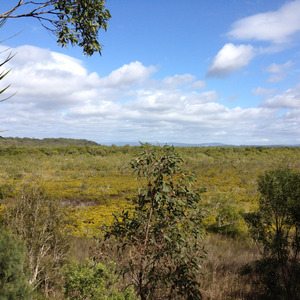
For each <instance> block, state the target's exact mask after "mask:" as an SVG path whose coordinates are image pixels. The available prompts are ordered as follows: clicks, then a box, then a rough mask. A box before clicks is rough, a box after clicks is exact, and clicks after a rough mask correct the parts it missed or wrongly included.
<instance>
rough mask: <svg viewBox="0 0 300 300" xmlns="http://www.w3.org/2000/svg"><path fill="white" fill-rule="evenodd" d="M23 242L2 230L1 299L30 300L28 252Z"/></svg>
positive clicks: (0, 235)
mask: <svg viewBox="0 0 300 300" xmlns="http://www.w3.org/2000/svg"><path fill="white" fill-rule="evenodd" d="M25 251H26V250H25V247H24V245H23V244H22V243H21V241H20V240H19V239H18V238H17V237H16V236H14V235H12V234H11V233H9V232H7V231H5V230H4V229H3V228H0V299H2V300H6V299H7V300H8V299H11V300H13V299H29V298H30V291H31V290H30V287H29V285H28V283H27V279H28V276H27V274H26V272H25V269H26V268H25V262H26V252H25Z"/></svg>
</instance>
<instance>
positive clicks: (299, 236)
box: [245, 168, 300, 300]
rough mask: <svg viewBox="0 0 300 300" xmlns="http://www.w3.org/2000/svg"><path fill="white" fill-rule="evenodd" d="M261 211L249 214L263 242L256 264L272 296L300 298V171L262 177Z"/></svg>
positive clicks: (253, 232) (252, 229) (254, 231)
mask: <svg viewBox="0 0 300 300" xmlns="http://www.w3.org/2000/svg"><path fill="white" fill-rule="evenodd" d="M258 190H259V192H260V194H261V197H260V199H259V209H258V211H257V212H254V213H249V214H246V215H245V220H246V221H247V222H248V224H249V226H250V232H251V235H252V237H253V238H254V239H255V240H256V241H257V243H258V244H259V245H260V246H262V250H261V254H262V257H261V259H260V260H259V261H257V263H256V265H255V272H256V273H257V274H258V276H259V280H260V281H261V282H262V284H263V286H264V289H265V291H266V293H265V294H266V295H265V297H269V298H270V299H290V300H295V299H299V298H300V254H299V252H300V173H293V172H292V171H291V170H290V169H288V168H287V169H277V170H274V171H270V172H266V173H265V175H264V176H261V177H260V178H259V180H258Z"/></svg>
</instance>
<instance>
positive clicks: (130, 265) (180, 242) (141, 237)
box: [106, 144, 205, 300]
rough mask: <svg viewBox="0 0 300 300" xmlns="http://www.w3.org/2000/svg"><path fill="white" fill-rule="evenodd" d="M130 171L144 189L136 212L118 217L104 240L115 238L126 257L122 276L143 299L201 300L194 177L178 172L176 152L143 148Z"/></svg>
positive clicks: (198, 213)
mask: <svg viewBox="0 0 300 300" xmlns="http://www.w3.org/2000/svg"><path fill="white" fill-rule="evenodd" d="M141 148H142V152H141V154H140V155H139V156H138V157H137V158H136V159H135V160H133V162H132V167H133V169H134V171H135V173H136V174H137V175H138V177H139V178H140V179H141V182H142V184H143V185H142V187H140V188H139V190H138V196H137V198H134V199H131V201H132V202H133V203H134V205H135V209H134V211H133V212H128V211H127V212H123V213H121V214H117V215H116V216H115V221H114V223H113V224H112V226H110V227H108V228H107V233H106V238H109V237H114V238H115V239H116V241H117V243H118V252H119V253H120V254H121V255H123V259H124V261H123V263H122V264H120V265H119V266H118V268H119V269H120V272H121V273H122V274H123V275H124V276H125V275H126V276H128V277H129V278H130V281H131V284H132V285H133V286H134V287H135V289H136V291H137V293H138V295H139V296H140V297H141V299H142V300H143V299H201V293H200V290H199V287H200V282H199V278H200V275H201V260H202V259H203V258H204V255H205V251H204V249H203V244H202V241H201V240H202V235H201V230H202V218H203V215H204V211H203V210H202V209H201V208H200V207H199V202H200V194H199V193H198V192H197V191H194V190H193V189H192V185H193V182H194V181H195V177H194V176H193V175H192V174H189V173H187V172H184V171H183V170H182V169H181V168H180V163H181V162H182V159H181V157H180V155H179V154H178V153H176V152H175V149H174V147H170V146H164V147H155V146H150V145H143V144H142V147H141Z"/></svg>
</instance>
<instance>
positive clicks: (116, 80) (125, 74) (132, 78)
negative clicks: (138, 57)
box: [100, 61, 157, 89]
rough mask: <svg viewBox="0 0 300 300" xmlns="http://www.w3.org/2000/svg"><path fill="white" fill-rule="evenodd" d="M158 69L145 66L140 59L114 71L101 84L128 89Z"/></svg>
mask: <svg viewBox="0 0 300 300" xmlns="http://www.w3.org/2000/svg"><path fill="white" fill-rule="evenodd" d="M156 71H157V69H156V68H155V67H153V66H150V67H145V66H143V64H142V63H141V62H139V61H136V62H131V63H130V64H128V65H124V66H122V67H121V68H119V69H117V70H115V71H112V72H111V73H110V74H109V75H108V76H107V77H105V78H103V79H101V80H100V84H101V85H102V86H105V87H117V88H122V89H127V88H130V87H133V86H135V85H138V84H140V83H142V82H143V81H144V80H146V79H147V78H149V77H150V76H151V75H152V74H153V73H154V72H156Z"/></svg>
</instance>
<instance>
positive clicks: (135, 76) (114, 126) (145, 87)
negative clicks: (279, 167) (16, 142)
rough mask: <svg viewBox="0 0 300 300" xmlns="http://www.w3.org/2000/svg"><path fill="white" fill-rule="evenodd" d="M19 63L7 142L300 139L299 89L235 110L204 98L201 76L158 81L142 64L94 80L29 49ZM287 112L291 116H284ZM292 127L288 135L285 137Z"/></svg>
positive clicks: (213, 96) (6, 119)
mask: <svg viewBox="0 0 300 300" xmlns="http://www.w3.org/2000/svg"><path fill="white" fill-rule="evenodd" d="M233 49H235V50H236V49H239V48H238V47H236V46H234V47H233ZM237 51H239V50H237ZM240 52H243V51H240ZM250 52H251V51H250ZM32 53H34V55H31V54H32ZM23 54H24V56H23ZM16 58H17V59H15V58H14V59H13V60H11V61H10V66H9V65H7V66H6V67H11V68H12V71H11V73H10V74H9V76H7V78H5V79H6V83H12V86H11V88H10V89H9V90H8V91H7V92H6V94H7V95H8V94H9V93H11V92H12V91H14V90H17V91H18V93H17V94H16V95H15V96H14V97H13V98H11V99H10V100H9V101H6V102H2V104H1V124H0V128H1V129H8V130H9V131H7V132H5V133H3V135H5V136H21V137H22V136H28V137H36V138H43V137H74V138H87V139H92V140H96V141H97V142H99V143H107V144H109V143H112V142H137V141H139V140H140V141H148V142H156V141H158V142H162V143H164V142H170V141H175V142H176V141H178V142H187V143H196V142H199V143H202V142H218V141H220V139H222V142H224V143H229V144H239V143H241V144H247V143H252V141H253V138H257V139H260V140H261V141H264V140H266V139H267V138H268V139H269V140H270V141H272V142H273V143H276V141H277V139H280V142H282V143H283V142H287V143H288V142H289V141H290V140H291V137H295V136H299V134H298V133H299V121H297V119H298V120H299V119H300V116H299V111H300V109H299V105H298V104H299V97H298V96H299V88H298V87H295V88H294V89H293V91H287V92H286V93H282V94H281V95H277V96H274V97H273V98H269V99H267V100H266V102H265V103H264V104H263V105H261V106H259V107H252V108H240V107H234V108H228V107H227V106H225V105H223V104H221V103H219V101H220V99H221V96H220V95H219V93H218V92H217V91H215V90H213V89H205V90H201V91H199V89H204V88H205V83H204V82H203V81H201V80H199V79H197V78H196V77H195V76H193V75H191V74H182V75H180V74H177V75H174V76H168V77H165V78H163V79H161V80H154V79H153V78H152V75H153V74H154V72H156V71H157V69H156V68H155V67H153V66H145V65H143V64H142V63H141V62H132V63H129V64H126V65H124V66H120V68H119V69H116V70H114V71H112V72H111V73H110V74H108V75H107V76H105V77H100V76H99V75H98V74H97V73H91V74H89V73H88V71H87V70H86V69H85V67H84V65H83V64H82V62H81V61H79V60H75V59H73V58H71V57H69V56H66V55H60V54H58V53H55V52H51V51H49V50H45V49H40V48H36V47H33V48H30V47H28V46H27V47H25V48H24V52H23V48H22V47H20V48H19V49H18V54H17V56H16ZM0 59H1V57H0ZM244 62H245V60H244ZM221 65H222V60H221ZM224 65H225V69H226V68H227V69H230V70H233V69H235V68H233V67H232V66H230V64H227V65H226V64H225V63H223V67H224ZM228 65H229V67H228ZM238 65H239V66H240V65H241V63H239V64H238ZM219 67H220V64H219ZM153 82H156V84H153ZM1 84H2V82H1ZM3 84H5V82H3ZM256 92H257V93H259V92H261V93H262V92H263V90H260V91H259V90H257V91H256ZM297 95H298V96H297ZM4 96H5V95H4ZM288 99H290V100H289V101H288ZM279 103H281V104H280V105H279ZM292 103H293V104H292ZM295 103H296V104H295ZM297 103H298V104H297ZM282 107H285V108H286V109H287V111H286V113H285V114H284V115H282V116H278V110H280V109H281V108H282ZM284 126H286V128H288V132H285V134H284V135H282V128H283V127H284ZM274 128H276V129H274ZM284 128H285V127H284ZM282 136H283V137H284V138H282ZM294 140H295V139H293V141H294ZM299 142H300V141H299Z"/></svg>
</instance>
